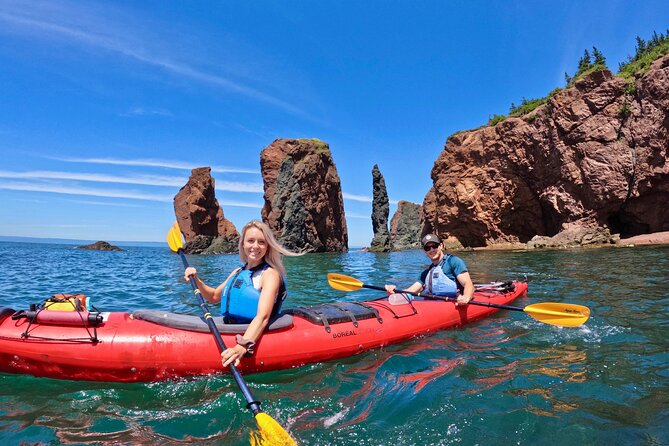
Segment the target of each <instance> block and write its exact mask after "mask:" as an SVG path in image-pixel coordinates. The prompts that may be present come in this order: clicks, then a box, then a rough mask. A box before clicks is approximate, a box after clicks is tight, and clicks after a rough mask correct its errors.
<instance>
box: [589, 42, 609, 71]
mask: <svg viewBox="0 0 669 446" xmlns="http://www.w3.org/2000/svg"><path fill="white" fill-rule="evenodd" d="M592 56H593V57H594V58H595V62H594V64H595V65H601V66H603V67H605V66H606V58H605V57H604V55H603V54H602V53H601V51H599V50H598V49H597V47H595V46H593V47H592Z"/></svg>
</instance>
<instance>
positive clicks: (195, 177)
mask: <svg viewBox="0 0 669 446" xmlns="http://www.w3.org/2000/svg"><path fill="white" fill-rule="evenodd" d="M174 213H175V214H176V218H177V222H178V223H179V227H180V228H181V232H182V233H183V235H184V238H185V239H186V244H185V246H184V251H186V252H188V253H191V254H202V253H226V252H237V249H238V248H237V247H238V243H239V232H237V229H236V228H235V226H234V225H233V224H232V222H230V221H229V220H227V219H226V218H225V216H224V215H223V209H222V208H221V207H220V206H219V204H218V200H217V199H216V196H215V193H214V179H213V178H212V177H211V168H210V167H199V168H197V169H193V170H192V171H191V176H190V178H188V182H187V183H186V184H185V185H184V186H183V187H182V188H181V189H180V190H179V192H178V193H177V194H176V196H175V197H174Z"/></svg>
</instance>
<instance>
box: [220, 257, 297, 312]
mask: <svg viewBox="0 0 669 446" xmlns="http://www.w3.org/2000/svg"><path fill="white" fill-rule="evenodd" d="M267 268H269V265H268V264H267V263H262V264H260V265H258V266H256V267H254V268H250V269H246V265H244V267H243V268H241V269H239V271H237V272H236V273H235V275H234V276H232V277H231V278H230V280H228V283H227V284H225V288H223V294H222V296H223V299H222V302H221V305H223V303H225V309H224V311H223V312H222V313H223V316H224V318H226V320H227V319H230V320H231V321H232V322H235V323H245V322H250V321H251V320H252V319H253V318H254V317H256V315H257V314H258V300H260V290H259V289H256V288H255V287H254V286H253V275H254V274H256V273H259V274H262V271H264V270H266V269H267ZM286 295H287V293H286V286H285V280H284V279H283V277H282V278H281V284H280V285H279V292H278V293H277V296H276V299H275V300H274V308H272V315H271V316H270V317H274V316H275V315H277V314H278V313H279V310H280V309H281V304H282V303H283V301H284V300H285V299H286Z"/></svg>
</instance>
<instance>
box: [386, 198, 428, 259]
mask: <svg viewBox="0 0 669 446" xmlns="http://www.w3.org/2000/svg"><path fill="white" fill-rule="evenodd" d="M421 212H422V206H421V205H419V204H416V203H411V202H409V201H403V200H400V202H399V203H397V211H396V212H395V215H393V219H392V220H391V221H390V240H391V246H392V248H393V251H402V250H405V249H418V248H420V238H421V221H420V215H421Z"/></svg>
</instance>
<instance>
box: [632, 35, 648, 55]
mask: <svg viewBox="0 0 669 446" xmlns="http://www.w3.org/2000/svg"><path fill="white" fill-rule="evenodd" d="M635 49H636V54H635V55H634V58H633V59H632V60H637V59H639V57H641V55H642V54H643V53H645V52H646V42H645V41H644V40H643V39H642V38H641V37H639V36H636V48H635Z"/></svg>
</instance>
